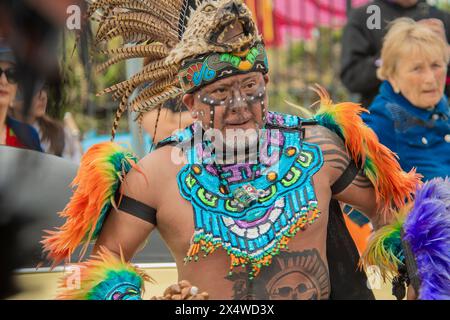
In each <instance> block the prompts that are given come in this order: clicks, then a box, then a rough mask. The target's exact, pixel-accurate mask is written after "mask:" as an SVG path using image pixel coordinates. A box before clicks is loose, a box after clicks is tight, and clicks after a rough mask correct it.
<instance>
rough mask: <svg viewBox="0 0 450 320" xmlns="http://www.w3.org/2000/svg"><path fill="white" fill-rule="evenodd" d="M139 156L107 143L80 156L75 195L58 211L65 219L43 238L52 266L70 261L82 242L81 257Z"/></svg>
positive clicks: (95, 234) (94, 237) (73, 183)
mask: <svg viewBox="0 0 450 320" xmlns="http://www.w3.org/2000/svg"><path fill="white" fill-rule="evenodd" d="M136 162H137V159H136V157H135V156H134V155H133V154H131V153H130V152H128V151H126V150H125V149H124V148H122V147H121V146H119V145H117V144H115V143H112V142H105V143H100V144H96V145H94V146H93V147H91V148H90V149H89V150H88V151H87V152H86V153H85V154H84V155H83V158H82V159H81V164H80V168H79V169H78V173H77V176H76V177H75V179H74V180H73V182H72V186H73V187H74V188H75V190H74V193H73V196H72V198H71V199H70V201H69V203H68V204H67V205H66V207H65V208H64V210H63V211H62V212H60V213H59V215H60V216H61V217H62V218H65V219H66V222H65V223H64V225H62V226H61V227H60V228H58V229H57V230H53V231H46V235H45V236H44V239H43V240H42V244H43V246H44V252H47V257H48V258H49V259H50V260H52V261H53V266H55V265H57V264H59V263H60V262H62V261H63V260H67V259H69V258H70V256H71V255H72V254H73V253H74V251H75V249H76V248H77V247H78V246H79V245H81V244H84V245H83V249H82V251H81V254H80V259H81V258H82V257H83V255H84V254H85V253H86V250H87V247H88V245H89V243H90V242H91V241H92V240H95V239H96V238H97V236H98V235H99V233H100V230H101V227H102V225H103V222H104V220H105V218H106V216H107V214H108V213H109V211H110V210H111V208H112V207H116V203H115V196H116V193H117V191H118V190H119V188H120V185H121V182H122V179H123V178H124V176H125V175H126V173H127V172H128V171H130V169H131V168H132V167H135V168H136V169H137V170H139V169H138V168H137V165H136Z"/></svg>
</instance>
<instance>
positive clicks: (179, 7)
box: [88, 0, 261, 137]
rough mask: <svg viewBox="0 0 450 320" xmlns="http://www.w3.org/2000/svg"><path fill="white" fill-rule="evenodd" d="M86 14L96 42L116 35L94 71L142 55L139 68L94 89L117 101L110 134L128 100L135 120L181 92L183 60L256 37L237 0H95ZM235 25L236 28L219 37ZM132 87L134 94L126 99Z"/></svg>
mask: <svg viewBox="0 0 450 320" xmlns="http://www.w3.org/2000/svg"><path fill="white" fill-rule="evenodd" d="M88 15H89V16H98V20H99V24H98V30H97V33H96V36H95V39H96V45H97V46H100V45H102V44H103V46H108V44H109V42H110V41H111V40H112V39H114V38H120V39H121V40H122V43H121V45H120V46H119V47H118V48H107V49H106V50H104V51H103V53H105V54H106V55H108V56H109V60H107V61H106V62H105V63H103V64H101V65H100V66H99V70H98V71H103V70H105V69H106V68H108V67H109V66H111V65H113V64H115V63H118V62H120V61H123V60H127V59H133V58H144V64H145V65H144V67H143V68H142V70H141V71H140V72H138V73H136V74H135V75H133V76H132V77H131V78H130V79H128V80H125V81H123V82H120V83H117V84H115V85H113V86H111V87H109V88H106V89H104V90H103V91H102V92H100V93H99V94H105V93H113V94H114V95H113V98H115V99H117V100H120V104H119V108H118V110H117V112H116V117H115V120H114V123H113V129H112V135H113V137H114V135H115V131H116V128H117V125H118V122H119V119H120V118H121V116H122V114H123V112H124V111H125V110H126V108H127V106H128V105H129V106H130V107H131V110H133V111H135V112H136V113H137V114H138V120H140V119H142V115H143V114H144V113H145V112H147V111H150V110H152V109H154V108H157V107H160V106H161V105H162V104H163V103H164V102H166V101H167V100H169V99H171V98H177V97H179V96H180V95H181V93H182V88H181V85H180V81H179V79H178V71H179V70H180V67H181V65H182V62H183V60H184V59H186V58H192V57H195V56H199V55H203V54H206V53H211V52H241V51H243V50H245V49H247V48H249V47H251V46H252V45H253V44H255V43H256V42H257V41H260V40H261V38H260V37H259V36H258V31H257V27H256V24H255V23H254V21H253V19H252V14H251V12H250V10H249V9H248V8H247V7H246V6H245V4H244V3H243V1H242V0H164V1H161V0H97V1H95V2H93V3H92V4H91V6H90V8H89V10H88ZM235 25H236V28H241V29H242V33H241V34H240V35H239V34H238V36H236V37H233V39H230V40H226V39H224V35H225V33H226V32H227V31H228V30H229V28H235ZM198 71H199V72H200V70H198ZM202 76H203V75H202V74H197V75H196V77H202ZM136 89H138V90H140V91H139V93H138V95H137V96H136V97H135V98H134V99H133V100H132V101H130V102H129V101H128V99H129V98H130V97H131V95H132V94H133V92H134V91H135V90H136Z"/></svg>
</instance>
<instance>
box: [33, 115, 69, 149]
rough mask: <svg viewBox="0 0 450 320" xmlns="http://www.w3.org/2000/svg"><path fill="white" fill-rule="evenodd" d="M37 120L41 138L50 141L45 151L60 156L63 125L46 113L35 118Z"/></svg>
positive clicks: (62, 145) (62, 142)
mask: <svg viewBox="0 0 450 320" xmlns="http://www.w3.org/2000/svg"><path fill="white" fill-rule="evenodd" d="M37 122H38V124H39V128H40V130H41V140H42V141H48V142H50V148H49V150H47V152H48V153H51V154H54V155H56V156H59V157H61V156H62V153H63V150H64V145H65V139H64V127H63V125H62V124H61V123H60V122H59V121H57V120H55V119H52V118H50V117H49V116H47V115H44V116H42V117H39V118H37Z"/></svg>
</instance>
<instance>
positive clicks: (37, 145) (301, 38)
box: [0, 0, 450, 296]
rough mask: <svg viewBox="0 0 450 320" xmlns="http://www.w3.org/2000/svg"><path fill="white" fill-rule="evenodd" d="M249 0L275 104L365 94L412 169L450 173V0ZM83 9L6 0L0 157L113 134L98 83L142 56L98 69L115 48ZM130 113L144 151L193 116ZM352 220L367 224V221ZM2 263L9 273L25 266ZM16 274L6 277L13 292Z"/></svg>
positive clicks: (371, 119) (0, 45) (127, 136)
mask: <svg viewBox="0 0 450 320" xmlns="http://www.w3.org/2000/svg"><path fill="white" fill-rule="evenodd" d="M245 2H246V4H247V5H248V6H249V8H250V9H251V10H252V12H253V14H254V18H255V19H256V21H257V22H258V26H259V30H260V32H261V33H262V34H263V38H264V41H265V43H266V46H267V48H268V53H269V64H270V67H271V71H270V75H271V80H272V81H271V83H272V85H271V87H270V92H269V98H270V100H269V101H270V110H273V111H281V112H287V113H294V114H298V110H297V109H294V108H293V107H292V106H291V103H294V104H297V105H301V106H303V107H308V106H310V105H312V104H313V103H314V102H315V101H316V100H317V97H316V96H315V95H314V93H313V92H312V91H311V90H309V87H310V86H311V85H313V84H315V83H318V84H321V85H322V86H324V87H325V88H326V89H327V90H328V91H329V92H330V94H331V97H332V98H333V100H335V101H354V102H358V103H361V104H362V105H363V106H364V107H365V108H366V109H367V110H369V111H370V114H369V113H368V114H365V115H364V116H363V117H364V121H365V122H366V123H367V124H368V125H369V126H370V127H372V128H373V129H374V131H375V132H376V133H377V135H378V136H379V139H380V140H381V142H382V143H384V144H385V145H387V146H388V147H389V148H390V149H391V150H393V151H394V152H396V153H397V154H398V156H399V160H400V163H401V165H402V167H403V169H404V170H406V171H408V170H410V169H411V168H412V167H416V168H417V171H418V172H419V173H421V174H422V175H423V176H424V179H426V180H427V179H431V178H433V177H439V176H440V177H445V176H449V175H450V110H449V104H448V100H447V95H448V94H449V93H450V77H448V64H449V49H448V48H449V47H448V39H450V1H449V0H434V1H432V0H428V1H426V0H374V1H369V0H245ZM77 8H78V9H79V11H77ZM85 10H86V2H85V1H82V0H58V1H56V0H2V1H1V2H0V145H3V148H0V160H1V159H4V157H3V158H2V156H1V153H7V152H10V149H8V148H6V147H4V146H9V147H10V148H21V149H30V150H34V151H37V152H41V153H47V154H51V155H54V156H56V157H61V158H64V159H66V161H69V162H71V163H73V164H74V166H76V165H77V164H78V163H79V161H80V158H81V156H82V154H83V152H84V151H85V150H86V149H87V148H89V146H91V145H93V144H95V143H97V142H100V141H107V140H109V139H110V128H111V124H112V120H113V116H114V112H115V109H116V107H117V105H118V103H117V101H114V100H112V98H111V97H110V96H108V95H104V96H97V95H96V93H97V92H98V91H100V90H101V89H103V88H106V87H108V86H109V85H111V84H113V83H116V82H119V81H121V80H124V79H125V78H126V77H127V76H129V75H130V74H133V73H134V72H136V71H137V70H139V68H140V67H141V66H142V61H140V60H139V59H136V60H135V61H131V62H126V63H125V62H124V63H122V64H118V65H115V66H112V67H110V68H109V69H108V70H107V71H106V72H97V70H96V67H97V66H98V65H100V64H101V63H102V62H105V61H106V57H105V56H104V55H102V54H101V53H99V52H98V51H95V50H94V48H93V44H92V41H91V40H92V30H95V24H96V22H95V21H86V20H85V19H84V12H85ZM77 14H78V16H77ZM398 18H400V19H398ZM77 19H78V20H79V25H78V26H77ZM392 21H394V23H392ZM117 41H120V39H117ZM287 102H290V103H287ZM125 119H127V120H125ZM125 119H124V120H122V122H121V123H120V126H119V131H118V133H119V134H118V135H117V136H116V141H117V142H119V143H122V144H125V145H127V146H128V147H130V148H131V149H133V151H134V152H135V153H136V154H138V156H140V157H142V156H143V155H144V154H145V153H147V152H149V151H150V150H151V147H152V144H153V143H154V142H157V141H159V140H161V139H162V138H164V137H167V136H168V135H170V134H171V133H172V131H173V130H176V129H178V128H183V127H185V126H186V125H188V124H189V123H190V122H191V121H192V119H191V117H190V114H189V113H187V112H185V109H184V108H180V107H179V106H177V105H176V103H174V102H170V103H167V105H165V106H164V107H163V109H162V111H161V112H158V111H152V112H149V113H148V114H147V115H146V116H145V117H144V120H143V122H142V128H139V127H137V125H136V124H135V123H134V122H133V121H132V120H133V114H131V113H130V114H128V115H126V116H125ZM157 119H159V125H158V127H157V128H155V123H156V122H157ZM0 164H2V166H4V163H1V162H0ZM18 166H19V164H18ZM27 168H28V170H31V169H30V168H29V167H27ZM22 169H26V168H24V167H21V170H22ZM2 172H6V171H5V170H4V171H2ZM21 174H22V175H25V174H26V171H21ZM16 177H17V176H16ZM32 183H34V184H36V185H35V186H34V188H39V185H38V184H37V182H36V181H33V182H32ZM11 185H12V182H11V180H7V179H6V178H5V176H4V175H3V174H2V175H0V209H4V210H6V209H5V208H7V207H8V206H7V205H6V204H5V203H7V202H8V201H10V200H9V199H7V198H6V194H7V192H6V191H5V190H7V189H10V188H11ZM8 208H9V207H8ZM2 211H3V210H0V212H2ZM4 212H6V211H4ZM52 214H53V213H52ZM353 220H354V221H356V222H357V223H356V224H357V226H358V227H361V228H363V226H364V225H365V224H366V222H367V221H366V220H365V219H364V217H361V216H354V217H353ZM18 223H20V221H17V220H14V219H13V218H11V219H7V218H6V215H3V217H0V228H1V230H2V231H1V232H0V243H3V240H2V239H3V238H7V237H9V236H7V233H6V230H9V229H8V227H7V226H8V224H9V226H12V225H16V224H18ZM355 230H356V231H355V232H358V230H357V229H355ZM9 239H11V238H9ZM355 241H359V240H358V239H357V237H356V238H355ZM363 243H364V241H362V242H361V244H360V246H359V248H360V249H361V250H362V249H363V246H364V244H363ZM1 250H5V252H6V251H8V250H10V248H2V249H1ZM5 252H2V253H0V254H5ZM3 261H6V260H4V259H2V263H1V264H0V278H2V277H6V275H7V274H8V270H9V271H11V270H13V269H14V268H17V267H18V266H22V265H23V263H22V264H21V262H17V263H16V262H14V261H13V260H8V261H10V262H8V263H4V262H3ZM7 283H8V282H7V280H6V278H5V280H2V281H0V291H3V294H4V295H6V292H7V291H8V290H7V288H8V286H7V285H6V284H7ZM0 296H2V295H1V294H0Z"/></svg>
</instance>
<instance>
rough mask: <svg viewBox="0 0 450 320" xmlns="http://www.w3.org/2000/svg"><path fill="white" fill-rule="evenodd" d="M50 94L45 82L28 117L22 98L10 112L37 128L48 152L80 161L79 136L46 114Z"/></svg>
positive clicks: (35, 97)
mask: <svg viewBox="0 0 450 320" xmlns="http://www.w3.org/2000/svg"><path fill="white" fill-rule="evenodd" d="M48 95H49V88H48V86H47V85H45V84H44V85H43V86H42V87H41V89H40V90H39V91H37V93H36V94H35V95H34V97H33V101H32V105H31V109H30V112H29V114H28V115H27V118H26V119H25V118H24V116H23V111H22V109H23V102H22V100H20V99H16V101H15V103H14V104H13V107H12V108H11V110H10V112H11V114H12V115H13V116H14V118H16V119H19V120H21V121H23V122H26V123H28V124H30V125H32V126H33V127H34V128H35V129H36V130H37V132H38V133H39V137H40V140H41V144H42V148H43V150H44V151H45V152H46V153H50V154H53V155H56V156H58V157H63V158H65V159H68V160H71V161H73V162H76V163H79V162H80V159H81V155H82V148H81V144H80V141H79V140H78V136H77V135H74V134H73V133H72V131H71V130H69V129H68V128H66V127H65V126H64V124H63V123H61V122H60V121H58V120H56V119H53V118H52V117H50V116H49V115H47V114H46V110H47V102H48Z"/></svg>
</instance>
